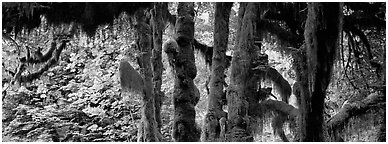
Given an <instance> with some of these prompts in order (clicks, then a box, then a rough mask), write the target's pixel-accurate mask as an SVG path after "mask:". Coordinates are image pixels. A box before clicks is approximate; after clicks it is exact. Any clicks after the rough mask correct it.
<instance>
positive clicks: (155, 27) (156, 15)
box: [151, 2, 167, 133]
mask: <svg viewBox="0 0 388 144" xmlns="http://www.w3.org/2000/svg"><path fill="white" fill-rule="evenodd" d="M163 8H167V3H161V2H158V3H155V4H154V9H153V11H152V13H151V16H152V19H151V24H152V39H153V46H154V47H153V49H152V71H153V77H152V82H153V86H154V90H153V91H154V96H155V119H156V123H157V130H158V132H159V133H160V130H161V127H162V120H161V116H160V112H161V106H162V97H164V93H163V92H162V91H161V86H162V73H163V63H162V35H163V29H164V26H165V24H164V22H163V19H162V14H163V13H162V12H163V11H162V10H163Z"/></svg>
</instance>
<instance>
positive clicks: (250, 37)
mask: <svg viewBox="0 0 388 144" xmlns="http://www.w3.org/2000/svg"><path fill="white" fill-rule="evenodd" d="M256 14H257V6H256V4H255V3H241V4H240V8H239V21H238V25H239V28H238V30H237V42H236V45H235V49H234V54H233V58H232V65H231V77H230V85H229V90H228V93H227V101H228V102H227V103H228V122H229V123H228V136H227V137H228V140H229V141H253V137H252V136H249V133H248V130H247V129H248V108H249V103H248V101H247V99H248V96H250V95H254V94H255V92H256V87H257V83H256V80H255V79H252V76H253V75H254V73H253V70H252V69H251V67H252V62H253V59H254V58H255V57H257V49H256V48H257V47H255V46H254V34H253V32H254V30H255V25H254V24H255V23H256V22H255V19H256Z"/></svg>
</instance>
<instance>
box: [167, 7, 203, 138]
mask: <svg viewBox="0 0 388 144" xmlns="http://www.w3.org/2000/svg"><path fill="white" fill-rule="evenodd" d="M177 11H178V18H177V21H176V24H175V32H176V33H175V40H176V42H177V44H178V48H177V49H175V50H171V49H170V50H168V51H170V52H171V54H172V57H169V59H170V62H172V64H173V70H174V71H175V77H174V93H173V105H174V123H173V138H174V141H177V142H187V141H191V142H195V141H199V137H200V131H199V130H198V128H197V126H196V123H195V109H194V107H195V105H196V104H197V103H198V101H199V95H198V89H197V87H196V86H195V85H194V82H193V79H194V78H195V77H196V75H197V69H196V67H195V59H194V52H193V47H192V45H193V40H194V3H192V2H187V3H179V4H178V9H177Z"/></svg>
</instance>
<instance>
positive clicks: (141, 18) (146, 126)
mask: <svg viewBox="0 0 388 144" xmlns="http://www.w3.org/2000/svg"><path fill="white" fill-rule="evenodd" d="M146 19H147V18H146V16H145V15H144V11H143V10H139V11H138V12H136V15H135V23H134V28H135V30H136V32H135V34H136V44H137V47H138V48H139V50H140V51H141V52H142V54H141V55H140V57H139V66H140V68H141V71H140V73H141V74H142V76H143V82H144V87H143V103H142V118H141V125H140V128H139V129H141V130H140V135H138V137H139V138H138V140H139V141H144V142H152V141H158V139H157V137H156V121H155V98H154V95H153V85H152V75H153V74H152V67H151V46H152V37H151V34H152V33H151V27H150V25H149V24H147V23H146Z"/></svg>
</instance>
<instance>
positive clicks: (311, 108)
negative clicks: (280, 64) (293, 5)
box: [300, 3, 342, 141]
mask: <svg viewBox="0 0 388 144" xmlns="http://www.w3.org/2000/svg"><path fill="white" fill-rule="evenodd" d="M341 27H342V3H309V4H308V15H307V20H306V26H305V33H304V37H305V41H306V45H305V46H306V54H307V55H306V56H307V79H302V81H305V83H307V87H304V86H302V89H303V88H307V90H306V91H308V92H307V93H304V92H303V91H304V90H302V96H301V100H302V104H301V107H302V108H301V109H302V119H301V121H302V124H303V125H301V127H300V128H301V135H300V136H301V137H300V140H301V141H324V136H323V110H324V99H325V93H326V89H327V86H328V84H329V82H330V77H331V71H332V66H333V62H334V58H335V56H336V54H335V53H336V47H337V45H338V37H339V33H340V31H341Z"/></svg>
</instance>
